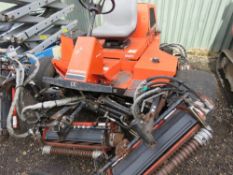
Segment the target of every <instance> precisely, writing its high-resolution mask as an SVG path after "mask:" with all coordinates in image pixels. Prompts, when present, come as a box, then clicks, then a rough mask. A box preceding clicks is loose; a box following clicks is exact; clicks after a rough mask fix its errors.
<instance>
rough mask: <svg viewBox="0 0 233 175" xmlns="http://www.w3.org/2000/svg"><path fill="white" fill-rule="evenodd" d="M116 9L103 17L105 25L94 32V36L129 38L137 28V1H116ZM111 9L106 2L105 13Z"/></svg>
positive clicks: (107, 1)
mask: <svg viewBox="0 0 233 175" xmlns="http://www.w3.org/2000/svg"><path fill="white" fill-rule="evenodd" d="M115 3H116V6H115V9H114V10H113V11H112V12H111V13H109V14H106V15H103V24H102V25H101V26H99V27H97V28H95V29H94V30H93V36H96V37H103V38H109V37H110V38H111V37H119V38H124V37H127V36H129V35H130V34H131V33H132V32H133V31H134V30H135V29H136V26H137V0H115ZM110 8H111V2H110V0H106V2H105V5H104V8H103V11H108V10H109V9H110Z"/></svg>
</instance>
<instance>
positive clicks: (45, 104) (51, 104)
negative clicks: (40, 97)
mask: <svg viewBox="0 0 233 175" xmlns="http://www.w3.org/2000/svg"><path fill="white" fill-rule="evenodd" d="M81 99H83V97H81V98H80V97H71V98H65V99H61V100H54V101H46V102H42V103H37V104H35V105H30V106H26V107H25V108H23V110H22V112H21V115H20V116H21V120H22V121H26V120H27V119H26V116H25V113H26V112H27V111H29V110H38V109H51V108H54V107H60V106H65V105H68V104H69V103H73V102H77V101H79V100H81Z"/></svg>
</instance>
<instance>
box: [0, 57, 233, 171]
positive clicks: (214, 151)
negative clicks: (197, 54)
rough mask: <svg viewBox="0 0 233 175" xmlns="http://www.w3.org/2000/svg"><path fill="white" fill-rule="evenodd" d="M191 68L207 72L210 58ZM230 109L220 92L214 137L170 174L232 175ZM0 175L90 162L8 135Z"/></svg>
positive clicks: (78, 167)
mask: <svg viewBox="0 0 233 175" xmlns="http://www.w3.org/2000/svg"><path fill="white" fill-rule="evenodd" d="M191 62H192V65H193V67H194V68H198V69H202V70H206V71H211V70H212V67H213V65H214V60H213V59H210V60H208V59H201V58H200V59H198V58H195V59H194V58H191ZM232 111H233V108H232V107H230V106H229V105H228V104H227V102H226V100H225V99H224V96H223V95H222V93H221V92H220V93H219V97H218V100H217V101H216V112H215V113H214V115H213V117H211V118H209V123H210V125H211V126H212V128H213V129H214V133H215V134H214V139H213V140H212V141H211V143H210V144H209V145H208V146H206V147H204V148H202V149H201V150H199V151H198V152H197V153H196V154H195V155H194V156H193V157H192V158H191V159H189V160H188V161H187V162H185V163H184V164H183V165H182V166H181V167H180V168H178V169H177V170H176V171H175V172H174V173H173V174H176V175H188V174H189V175H232V174H233V115H232ZM0 154H1V156H0V175H29V174H31V173H32V172H44V175H47V174H48V175H58V174H59V175H88V174H90V172H91V171H92V170H93V167H94V162H93V161H92V160H89V159H82V158H73V157H60V156H46V155H41V149H40V145H39V144H37V143H35V142H34V141H33V140H31V139H26V140H15V139H13V138H10V139H9V141H7V142H6V143H4V144H1V146H0Z"/></svg>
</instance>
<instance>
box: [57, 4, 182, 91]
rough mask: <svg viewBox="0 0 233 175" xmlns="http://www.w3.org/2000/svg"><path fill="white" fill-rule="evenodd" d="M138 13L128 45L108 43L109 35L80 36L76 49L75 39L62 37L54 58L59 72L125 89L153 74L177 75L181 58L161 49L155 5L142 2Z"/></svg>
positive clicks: (79, 80)
mask: <svg viewBox="0 0 233 175" xmlns="http://www.w3.org/2000/svg"><path fill="white" fill-rule="evenodd" d="M137 16H138V19H137V26H136V29H135V31H134V32H133V33H132V34H131V35H130V36H129V37H128V38H125V39H124V41H126V43H127V44H126V45H125V46H124V47H120V48H115V47H105V45H106V42H108V39H101V38H100V39H96V38H94V37H79V38H78V39H77V42H76V44H75V45H76V46H75V48H74V49H73V51H72V45H73V44H72V43H71V42H72V41H71V40H69V39H65V38H62V47H63V48H62V58H61V59H60V60H55V61H53V64H54V66H55V68H56V69H57V71H58V73H60V75H61V76H62V77H63V78H64V79H66V80H72V81H76V82H83V83H93V84H96V83H99V84H105V85H112V86H113V87H114V88H119V89H125V90H127V89H130V88H131V87H132V86H133V84H135V81H139V80H144V79H146V78H148V77H151V76H158V75H166V76H175V75H176V70H177V65H178V59H177V58H176V57H174V56H172V55H169V54H167V53H165V52H163V51H161V50H160V34H159V33H158V32H156V27H157V26H156V11H155V6H154V5H151V4H143V3H139V4H138V15H137ZM110 40H111V38H110ZM118 41H120V42H122V39H120V40H117V42H118ZM68 44H70V45H71V46H68ZM71 52H72V54H71Z"/></svg>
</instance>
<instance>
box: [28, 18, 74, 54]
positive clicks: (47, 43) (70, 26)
mask: <svg viewBox="0 0 233 175" xmlns="http://www.w3.org/2000/svg"><path fill="white" fill-rule="evenodd" d="M77 23H78V21H73V22H72V23H70V24H68V25H66V26H64V27H62V29H61V30H59V31H58V32H57V33H55V34H53V35H52V36H50V37H49V38H48V39H46V40H45V41H43V42H42V43H40V44H39V45H37V46H36V47H34V48H33V49H32V50H30V51H29V52H30V53H37V52H41V51H43V50H44V49H45V48H47V47H49V46H50V45H51V44H53V43H55V42H56V41H57V39H58V38H59V36H60V35H61V34H62V33H64V32H63V30H64V28H65V29H67V30H68V31H70V30H72V29H73V28H75V26H76V24H77Z"/></svg>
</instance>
